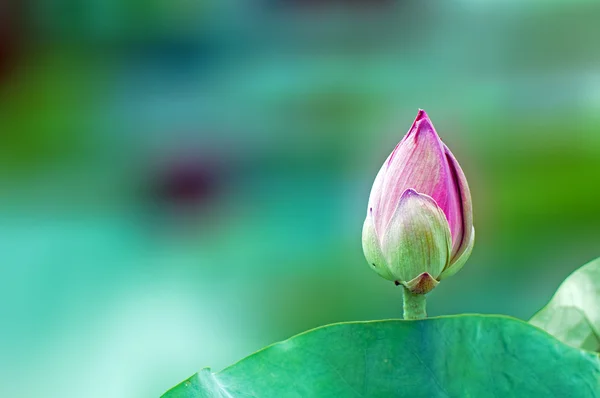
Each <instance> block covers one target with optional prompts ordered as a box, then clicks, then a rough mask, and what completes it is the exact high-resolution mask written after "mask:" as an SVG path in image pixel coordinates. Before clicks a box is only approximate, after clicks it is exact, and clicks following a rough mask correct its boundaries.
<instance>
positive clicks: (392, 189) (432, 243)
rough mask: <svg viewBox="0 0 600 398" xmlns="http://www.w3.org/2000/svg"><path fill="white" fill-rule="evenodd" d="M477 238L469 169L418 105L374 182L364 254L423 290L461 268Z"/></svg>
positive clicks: (387, 274)
mask: <svg viewBox="0 0 600 398" xmlns="http://www.w3.org/2000/svg"><path fill="white" fill-rule="evenodd" d="M474 238H475V230H474V228H473V211H472V205H471V193H470V191H469V186H468V184H467V180H466V178H465V175H464V173H463V171H462V169H461V168H460V166H459V164H458V162H457V161H456V159H455V158H454V156H453V155H452V153H451V152H450V150H449V149H448V147H447V146H446V145H445V144H444V143H443V142H442V141H441V140H440V137H439V136H438V135H437V133H436V131H435V129H434V127H433V124H432V123H431V120H429V117H428V116H427V114H426V113H425V111H423V110H419V113H418V114H417V118H416V119H415V121H414V122H413V124H412V126H411V128H410V130H409V131H408V133H407V134H406V135H405V136H404V138H403V139H402V141H400V143H398V145H397V146H396V148H395V149H394V151H393V152H392V153H391V154H390V156H389V157H388V158H387V159H386V161H385V163H384V164H383V166H382V167H381V169H380V170H379V173H378V174H377V177H376V178H375V182H374V183H373V188H372V190H371V195H370V197H369V205H368V208H367V217H366V219H365V223H364V226H363V237H362V241H363V250H364V253H365V257H366V258H367V261H368V262H369V264H370V266H371V268H372V269H373V270H375V271H376V272H377V273H378V274H379V275H381V276H382V277H384V278H386V279H389V280H391V281H394V282H395V283H396V285H399V284H402V285H403V286H404V287H405V289H406V291H407V292H408V293H410V294H416V295H422V294H425V293H428V292H429V291H431V290H432V289H433V288H434V287H435V286H436V285H437V284H438V283H439V281H440V280H442V279H444V278H447V277H448V276H451V275H453V274H455V273H456V272H457V271H458V270H460V269H461V267H462V266H463V265H464V263H465V261H467V258H468V257H469V255H470V254H471V250H472V249H473V243H474ZM405 296H406V294H405ZM405 303H406V302H405ZM405 311H406V308H405Z"/></svg>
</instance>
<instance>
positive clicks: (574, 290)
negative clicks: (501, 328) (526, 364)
mask: <svg viewBox="0 0 600 398" xmlns="http://www.w3.org/2000/svg"><path fill="white" fill-rule="evenodd" d="M529 322H530V323H531V324H532V325H535V326H537V327H539V328H541V329H544V330H545V331H547V332H548V333H550V334H551V335H553V336H554V337H556V338H557V339H559V340H560V341H562V342H564V343H566V344H569V345H571V346H573V347H577V348H581V349H584V350H589V351H599V350H600V258H597V259H596V260H594V261H591V262H589V263H587V264H586V265H584V266H583V267H581V268H579V269H578V270H576V271H575V272H573V273H572V274H571V275H569V276H568V277H567V279H565V281H564V282H563V283H562V284H561V285H560V286H559V288H558V290H557V291H556V293H555V294H554V296H553V297H552V299H551V300H550V302H549V303H548V305H546V306H545V307H544V308H542V309H541V310H540V311H539V312H538V313H537V314H535V315H534V316H533V317H532V318H531V319H530V321H529Z"/></svg>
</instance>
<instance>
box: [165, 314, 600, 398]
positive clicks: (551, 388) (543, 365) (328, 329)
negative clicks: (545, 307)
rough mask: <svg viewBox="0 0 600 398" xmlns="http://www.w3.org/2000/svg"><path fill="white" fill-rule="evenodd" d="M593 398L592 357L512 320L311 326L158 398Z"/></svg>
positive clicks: (598, 371) (595, 363)
mask: <svg viewBox="0 0 600 398" xmlns="http://www.w3.org/2000/svg"><path fill="white" fill-rule="evenodd" d="M596 396H600V358H599V356H598V355H597V354H595V353H591V352H587V351H583V350H579V349H577V348H573V347H570V346H568V345H565V344H563V343H561V342H560V341H558V340H557V339H555V338H554V337H552V336H550V335H549V334H547V333H546V332H544V331H543V330H540V329H538V328H536V327H534V326H532V325H530V324H528V323H526V322H522V321H519V320H516V319H514V318H510V317H505V316H487V315H461V316H450V317H440V318H430V319H424V320H419V321H402V320H389V321H374V322H354V323H341V324H334V325H330V326H325V327H321V328H318V329H314V330H311V331H308V332H306V333H303V334H300V335H298V336H295V337H292V338H290V339H289V340H286V341H283V342H280V343H276V344H273V345H271V346H269V347H267V348H265V349H263V350H261V351H258V352H257V353H255V354H253V355H251V356H249V357H247V358H245V359H243V360H241V361H240V362H238V363H236V364H234V365H232V366H230V367H228V368H226V369H224V370H222V371H220V372H217V373H212V372H211V371H210V370H209V369H204V370H202V371H200V372H199V373H197V374H195V375H194V376H192V377H190V378H189V379H188V380H185V381H184V382H182V383H181V384H179V385H177V386H176V387H174V388H173V389H171V390H170V391H168V392H167V393H165V395H164V396H163V397H166V398H176V397H179V398H183V397H185V398H200V397H203V398H242V397H243V398H249V397H260V398H263V397H265V398H269V397H273V398H287V397H305V398H306V397H386V398H387V397H477V398H480V397H586V398H588V397H596Z"/></svg>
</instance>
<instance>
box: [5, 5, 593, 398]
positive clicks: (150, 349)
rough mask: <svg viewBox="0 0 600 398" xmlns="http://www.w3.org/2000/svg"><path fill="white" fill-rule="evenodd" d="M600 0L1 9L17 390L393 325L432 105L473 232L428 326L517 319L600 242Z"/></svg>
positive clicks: (178, 374) (120, 381)
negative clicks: (406, 173) (395, 258)
mask: <svg viewBox="0 0 600 398" xmlns="http://www.w3.org/2000/svg"><path fill="white" fill-rule="evenodd" d="M599 18H600V3H598V2H597V1H591V0H590V1H574V0H568V1H567V0H564V1H548V0H543V1H542V0H540V1H531V2H520V1H491V0H489V1H476V0H462V1H441V0H440V1H401V0H364V1H359V0H354V1H342V0H337V1H334V0H329V1H326V0H310V1H309V0H251V1H235V0H176V1H173V0H151V1H142V0H129V1H123V0H87V1H84V0H27V1H21V0H13V1H12V2H11V1H8V2H6V1H3V2H2V3H1V4H0V185H1V189H0V192H1V194H0V220H1V221H0V253H1V255H0V256H1V257H0V259H1V262H0V321H1V323H0V353H1V354H0V373H1V374H2V380H1V381H0V396H2V397H33V396H43V397H82V396H85V397H92V398H94V397H127V398H131V397H134V398H135V397H151V396H158V395H160V394H161V393H163V392H164V391H165V390H167V389H168V388H170V387H172V386H173V385H175V384H177V383H178V382H179V381H181V380H182V379H184V378H186V377H188V376H190V375H191V374H193V373H194V372H195V371H197V370H198V369H200V368H202V367H204V366H211V367H212V368H213V369H214V370H219V369H221V368H223V367H224V366H226V365H228V364H230V363H232V362H234V361H236V360H238V359H240V358H242V357H244V356H246V355H248V354H250V353H252V352H254V351H255V350H257V349H259V348H261V347H263V346H265V345H267V344H270V343H273V342H275V341H278V340H282V339H285V338H287V337H290V336H291V335H294V334H296V333H299V332H302V331H304V330H306V329H309V328H313V327H316V326H319V325H323V324H326V323H331V322H338V321H350V320H368V319H380V318H393V317H399V316H400V314H401V291H400V290H399V288H397V287H395V286H394V285H393V284H392V283H390V282H387V281H385V280H383V279H382V278H380V277H378V276H377V275H376V274H375V273H374V272H373V271H372V270H370V269H369V267H368V265H367V263H366V261H365V260H364V258H363V254H362V249H361V243H360V238H361V228H362V222H363V219H364V216H365V214H366V203H367V199H368V195H369V190H370V187H371V184H372V182H373V179H374V178H375V174H376V172H377V171H378V169H379V167H380V166H381V164H382V163H383V161H384V159H385V158H386V157H387V155H388V154H389V153H390V152H391V150H392V149H393V148H394V146H395V144H396V143H397V142H398V141H399V140H400V139H401V137H402V136H403V135H404V134H405V133H406V131H407V130H408V128H409V127H410V125H411V123H412V121H413V119H414V117H415V115H416V112H417V109H418V108H424V109H425V110H427V112H428V113H429V115H430V117H431V118H432V120H433V122H434V124H435V126H436V128H437V130H438V132H439V133H440V135H441V137H442V139H444V141H445V142H446V143H447V144H448V146H449V147H450V148H451V149H452V151H453V152H454V154H455V155H456V157H457V158H458V159H459V161H460V163H461V165H462V167H463V170H464V171H465V174H466V175H467V177H468V179H469V183H470V187H471V190H472V195H473V204H474V208H475V226H476V229H477V239H476V244H475V249H474V251H473V254H472V256H471V259H470V261H469V262H468V263H467V265H466V266H465V268H464V269H463V270H462V271H461V272H460V273H459V274H458V275H457V276H455V277H453V278H450V279H448V280H447V281H444V283H442V284H440V286H439V287H438V288H437V289H436V290H435V291H433V292H432V293H431V294H430V296H429V299H428V302H429V305H428V312H429V314H430V315H431V316H436V315H446V314H457V313H473V312H481V313H503V314H509V315H513V316H516V317H520V318H523V319H527V318H528V317H530V316H531V315H532V314H533V313H534V312H535V311H536V310H537V309H539V308H540V307H541V306H542V305H543V304H544V303H545V302H547V301H548V300H549V299H550V297H551V295H552V293H553V292H554V290H555V289H556V288H557V286H558V284H559V283H560V282H561V281H562V280H563V279H564V278H565V277H566V276H567V275H568V274H569V273H570V272H571V271H573V270H574V269H576V268H577V267H579V266H580V265H582V264H584V263H585V262H587V261H589V260H591V259H592V258H594V257H597V256H599V255H600V244H599V242H600V51H597V50H598V43H599V40H600V24H598V23H597V21H598V19H599Z"/></svg>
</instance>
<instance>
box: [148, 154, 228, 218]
mask: <svg viewBox="0 0 600 398" xmlns="http://www.w3.org/2000/svg"><path fill="white" fill-rule="evenodd" d="M222 177H223V169H222V167H220V166H219V164H218V163H217V162H216V161H215V160H214V159H212V158H211V157H210V156H207V155H205V154H201V153H197V154H185V155H181V154H180V155H179V156H174V157H171V158H170V159H167V160H166V161H165V162H163V163H162V165H161V166H160V167H159V169H158V171H157V174H156V176H155V177H154V178H155V180H154V182H153V189H152V191H153V192H154V194H155V195H156V197H157V199H158V201H159V202H161V203H163V204H166V205H168V206H174V207H176V208H180V209H182V210H201V209H202V208H203V207H206V206H208V205H209V204H210V203H211V202H212V201H213V200H214V199H215V197H217V196H218V193H219V187H220V185H221V182H222Z"/></svg>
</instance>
